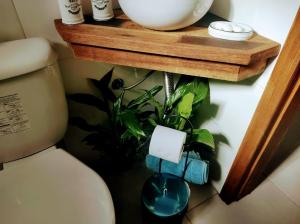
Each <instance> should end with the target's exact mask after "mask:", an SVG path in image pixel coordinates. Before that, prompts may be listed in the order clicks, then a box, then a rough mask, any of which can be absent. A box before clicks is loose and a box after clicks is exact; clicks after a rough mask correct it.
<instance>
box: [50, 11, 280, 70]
mask: <svg viewBox="0 0 300 224" xmlns="http://www.w3.org/2000/svg"><path fill="white" fill-rule="evenodd" d="M55 26H56V29H57V31H58V32H59V34H60V35H61V36H62V37H63V39H64V40H65V41H66V42H69V43H75V44H82V45H89V46H95V47H102V48H110V49H118V50H127V51H134V52H141V53H147V54H157V55H164V56H170V57H180V58H186V59H195V60H204V61H215V62H220V63H230V64H239V65H249V64H251V63H253V62H255V61H258V60H267V59H268V58H270V57H274V56H276V55H277V54H278V52H279V48H280V45H279V44H278V43H276V42H274V41H272V40H269V39H267V38H264V37H262V36H259V35H257V34H256V35H254V36H253V37H252V38H251V39H250V40H247V41H244V42H241V41H228V40H221V39H217V38H213V37H211V36H209V35H208V32H207V27H203V26H195V25H192V26H190V27H187V28H185V29H182V30H180V31H173V32H160V31H153V30H149V29H145V28H142V27H140V26H139V25H137V24H135V23H133V22H132V21H130V20H129V19H128V18H126V17H117V18H115V19H114V20H110V21H107V22H94V21H92V20H90V19H89V18H88V19H87V22H86V23H83V24H77V25H72V26H70V25H65V24H63V23H62V22H61V20H55Z"/></svg>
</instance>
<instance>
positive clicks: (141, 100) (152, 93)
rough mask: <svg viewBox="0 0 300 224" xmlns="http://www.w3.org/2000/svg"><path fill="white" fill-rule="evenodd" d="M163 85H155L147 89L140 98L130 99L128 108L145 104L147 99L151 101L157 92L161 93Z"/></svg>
mask: <svg viewBox="0 0 300 224" xmlns="http://www.w3.org/2000/svg"><path fill="white" fill-rule="evenodd" d="M162 88H163V87H162V86H155V87H153V88H152V89H151V90H149V91H148V90H146V91H145V93H144V94H143V95H141V96H139V97H138V98H136V99H134V100H132V101H130V102H129V103H128V108H130V109H132V108H138V107H140V106H142V105H143V104H145V103H146V102H147V101H149V100H150V99H151V98H152V97H154V96H155V95H156V94H157V93H159V92H160V91H161V90H162Z"/></svg>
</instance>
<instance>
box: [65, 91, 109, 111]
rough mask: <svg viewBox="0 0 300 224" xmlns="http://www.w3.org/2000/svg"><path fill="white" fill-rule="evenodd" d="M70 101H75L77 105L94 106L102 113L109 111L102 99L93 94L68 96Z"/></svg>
mask: <svg viewBox="0 0 300 224" xmlns="http://www.w3.org/2000/svg"><path fill="white" fill-rule="evenodd" d="M68 99H70V100H73V101H75V102H77V103H82V104H87V105H90V106H94V107H96V108H98V109H99V110H102V111H105V112H106V111H107V107H106V105H105V103H104V101H102V100H101V99H99V98H98V97H96V96H93V95H91V94H86V93H76V94H72V95H69V96H68Z"/></svg>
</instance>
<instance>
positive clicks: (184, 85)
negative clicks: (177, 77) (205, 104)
mask: <svg viewBox="0 0 300 224" xmlns="http://www.w3.org/2000/svg"><path fill="white" fill-rule="evenodd" d="M189 92H191V93H194V95H195V97H194V102H193V104H194V105H195V104H197V103H199V102H201V101H202V100H204V99H205V98H206V97H207V95H208V92H209V84H208V81H205V80H204V79H201V78H194V79H193V80H192V81H190V79H189V81H188V82H181V83H180V85H178V87H177V88H176V90H175V91H174V93H173V94H172V95H171V96H170V98H169V99H168V100H167V102H166V108H167V109H168V110H169V109H170V108H172V106H173V105H174V104H175V103H176V102H178V100H179V99H180V98H182V97H183V96H185V95H186V94H187V93H189Z"/></svg>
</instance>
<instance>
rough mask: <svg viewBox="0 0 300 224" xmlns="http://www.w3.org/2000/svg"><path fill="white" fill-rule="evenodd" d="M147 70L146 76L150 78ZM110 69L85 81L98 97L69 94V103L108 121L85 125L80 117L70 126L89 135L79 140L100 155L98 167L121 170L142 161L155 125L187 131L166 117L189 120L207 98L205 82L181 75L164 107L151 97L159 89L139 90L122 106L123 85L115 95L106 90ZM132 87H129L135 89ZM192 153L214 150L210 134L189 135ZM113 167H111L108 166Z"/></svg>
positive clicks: (180, 122) (202, 131) (181, 121)
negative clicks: (97, 112)
mask: <svg viewBox="0 0 300 224" xmlns="http://www.w3.org/2000/svg"><path fill="white" fill-rule="evenodd" d="M152 73H153V71H150V72H149V73H148V74H147V76H150V75H151V74H152ZM112 74H113V69H112V70H110V71H109V72H108V73H107V74H105V75H104V76H103V78H101V79H100V80H95V79H89V81H90V82H91V83H92V84H93V85H94V86H95V87H96V88H97V89H98V90H99V92H100V93H101V96H102V98H98V97H96V96H94V95H91V94H82V93H78V94H72V95H69V96H68V98H69V99H70V100H72V101H75V102H78V103H82V104H87V105H90V106H93V107H95V108H97V109H98V110H101V111H104V112H105V113H106V114H107V117H108V121H107V122H106V123H105V124H100V123H99V124H96V125H94V124H93V125H92V124H89V123H88V122H87V121H86V120H85V119H84V118H81V117H71V118H70V124H71V125H75V126H77V127H79V128H80V129H82V130H85V131H87V132H89V134H88V135H87V136H85V137H84V138H83V139H82V141H83V142H84V143H85V144H87V145H89V146H91V147H92V148H93V149H94V150H98V151H100V153H101V159H100V163H101V164H99V165H102V166H101V167H103V168H108V169H113V168H115V169H118V170H120V169H124V168H126V167H128V166H129V165H130V164H132V163H133V162H134V161H135V160H136V159H138V158H141V157H142V158H143V155H145V154H146V151H147V147H146V146H147V144H146V143H147V142H148V140H149V139H150V137H151V134H152V132H153V130H154V128H155V126H156V125H157V124H160V125H164V126H168V127H171V128H175V129H178V130H183V131H187V132H189V129H188V127H187V126H186V121H185V120H184V119H182V118H178V117H175V116H168V115H180V116H182V117H184V118H187V119H192V118H193V117H194V116H195V115H196V112H197V110H198V109H199V106H200V105H201V104H202V103H204V102H205V101H206V102H208V98H209V84H208V82H207V80H205V79H201V78H196V77H185V76H182V77H181V79H180V80H179V82H178V83H177V86H176V88H175V91H174V93H173V94H172V95H171V96H170V98H169V99H168V100H166V101H165V103H164V104H162V103H160V102H159V101H158V100H157V99H156V98H155V97H156V95H157V94H158V93H159V92H160V91H161V90H162V88H163V87H162V86H159V85H158V86H155V87H153V88H151V89H150V90H143V93H142V94H141V95H140V96H138V97H137V98H135V99H133V100H131V101H129V102H128V103H127V104H124V102H123V98H124V95H125V93H126V91H127V90H130V89H131V88H132V87H131V88H125V87H124V86H123V84H120V85H117V86H116V88H119V89H121V94H120V95H119V96H115V94H114V93H113V91H112V90H111V89H110V88H109V84H110V82H111V78H112ZM135 86H136V85H134V86H133V87H135ZM192 139H193V141H194V142H195V144H194V145H193V147H194V150H195V151H196V152H198V153H201V150H202V149H203V148H210V149H213V148H214V139H213V136H212V134H211V133H210V132H209V131H208V130H205V129H195V130H194V132H193V136H192ZM112 164H114V165H112Z"/></svg>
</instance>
